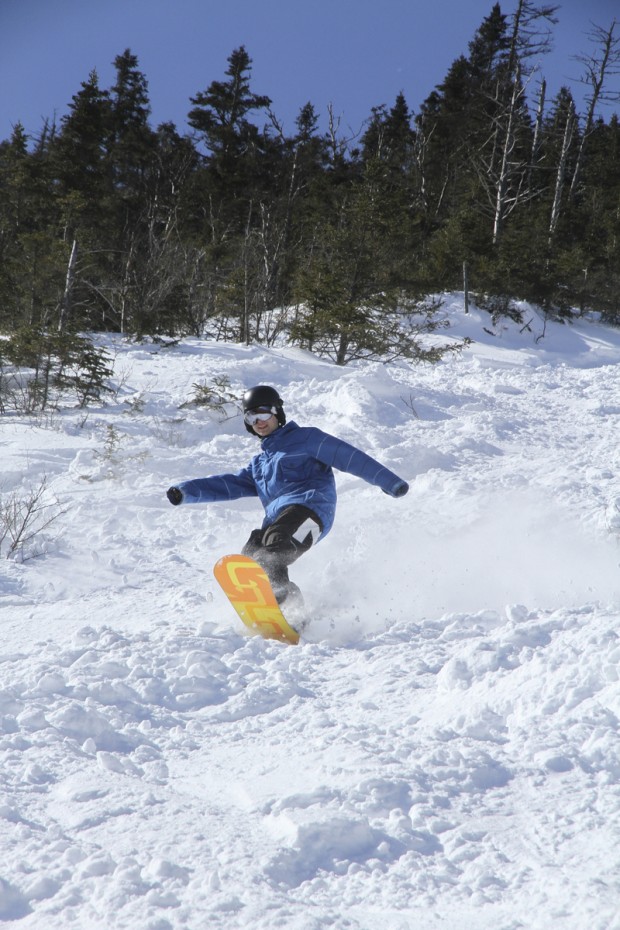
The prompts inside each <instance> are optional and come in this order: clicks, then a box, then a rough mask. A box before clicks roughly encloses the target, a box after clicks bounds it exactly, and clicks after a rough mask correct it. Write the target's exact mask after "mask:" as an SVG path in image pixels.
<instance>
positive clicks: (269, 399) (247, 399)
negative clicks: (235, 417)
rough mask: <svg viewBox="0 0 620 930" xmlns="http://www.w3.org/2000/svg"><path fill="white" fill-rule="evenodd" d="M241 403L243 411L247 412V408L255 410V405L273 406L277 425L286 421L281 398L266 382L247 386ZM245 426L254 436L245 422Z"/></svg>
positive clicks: (281, 424) (282, 424)
mask: <svg viewBox="0 0 620 930" xmlns="http://www.w3.org/2000/svg"><path fill="white" fill-rule="evenodd" d="M242 403H243V412H244V413H247V411H248V410H256V408H257V407H273V408H274V410H275V415H276V416H277V418H278V424H279V426H284V424H285V423H286V415H285V413H284V407H283V400H282V398H281V397H280V395H279V394H278V392H277V391H276V389H275V388H272V387H269V386H268V385H266V384H257V385H256V387H252V388H249V390H247V391H246V392H245V394H244V395H243V402H242ZM245 428H246V429H247V431H248V433H252V434H253V435H254V436H256V433H255V432H254V430H253V429H252V427H251V426H249V425H248V424H247V423H246V424H245Z"/></svg>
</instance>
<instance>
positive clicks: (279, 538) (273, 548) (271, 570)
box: [241, 504, 321, 604]
mask: <svg viewBox="0 0 620 930" xmlns="http://www.w3.org/2000/svg"><path fill="white" fill-rule="evenodd" d="M320 535H321V524H320V521H319V518H318V517H317V516H316V514H315V513H313V511H312V510H310V509H309V508H308V507H304V506H302V505H301V504H291V505H290V506H289V507H285V508H284V510H282V511H280V513H279V514H278V516H277V517H276V518H275V520H274V521H273V523H270V524H269V526H266V527H264V528H263V529H260V530H252V532H251V534H250V538H249V539H248V541H247V542H246V544H245V546H244V547H243V549H242V550H241V552H242V554H243V555H248V556H250V558H252V559H255V560H256V561H257V562H258V564H259V565H261V566H262V567H263V568H264V569H265V571H266V572H267V575H268V576H269V580H270V581H271V587H272V588H273V593H274V594H275V596H276V599H277V601H278V603H280V604H282V603H283V602H284V601H285V600H286V598H287V597H289V596H290V595H291V594H295V595H297V596H299V597H300V596H301V595H300V591H299V588H298V587H297V585H296V584H293V582H292V581H290V579H289V577H288V567H289V565H292V563H293V562H294V561H295V560H296V559H298V558H299V556H300V555H303V554H304V552H307V551H308V549H310V547H311V546H312V544H313V543H314V542H315V541H316V540H317V539H318V538H319V536H320Z"/></svg>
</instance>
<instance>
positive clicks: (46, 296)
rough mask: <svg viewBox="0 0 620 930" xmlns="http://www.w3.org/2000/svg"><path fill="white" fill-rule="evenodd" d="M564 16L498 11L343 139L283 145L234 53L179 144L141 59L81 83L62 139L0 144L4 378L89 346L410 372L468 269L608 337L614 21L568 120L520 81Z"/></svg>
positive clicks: (616, 212)
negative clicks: (238, 344)
mask: <svg viewBox="0 0 620 930" xmlns="http://www.w3.org/2000/svg"><path fill="white" fill-rule="evenodd" d="M557 10H558V7H554V6H539V5H536V4H534V3H533V2H530V0H516V8H515V10H514V12H512V13H510V14H505V13H503V12H502V10H501V7H500V5H499V4H498V3H496V4H495V5H493V6H492V8H491V10H490V13H489V15H488V16H487V17H485V18H484V19H483V21H482V23H481V25H480V27H479V28H478V30H477V31H476V33H475V34H474V36H473V38H472V40H471V41H470V42H469V44H468V48H467V52H466V53H464V54H462V55H461V56H459V57H458V58H457V59H456V60H455V61H454V62H453V64H452V65H451V66H450V68H449V70H448V72H447V74H446V76H445V78H444V80H443V81H442V82H441V84H439V85H438V86H437V87H436V88H435V89H434V90H433V92H432V93H431V94H430V95H429V96H428V97H427V99H426V100H424V101H423V102H422V104H421V105H420V106H419V109H418V110H417V112H414V111H413V110H412V109H410V106H409V104H408V102H407V100H406V99H405V96H404V94H403V93H400V94H399V95H398V96H397V98H396V100H395V101H394V103H393V104H392V105H391V106H388V105H381V106H377V107H375V108H373V109H372V111H371V113H370V115H369V118H368V120H367V122H366V123H365V125H364V128H363V130H362V132H361V133H360V134H359V135H358V136H356V137H355V138H351V137H350V136H347V134H346V133H344V132H343V131H342V128H341V123H340V121H339V120H338V119H337V118H336V116H335V115H334V113H333V112H329V113H328V120H327V129H323V130H321V129H320V128H319V116H318V114H317V112H316V110H315V108H314V106H313V104H312V103H310V102H308V103H307V104H305V106H303V107H302V108H301V110H300V112H299V114H298V116H297V119H296V122H295V129H294V132H293V133H292V134H291V133H286V132H285V131H284V128H283V126H282V124H281V123H280V121H279V120H278V117H277V115H276V114H275V113H274V112H273V110H272V107H271V100H270V98H269V97H268V96H266V95H263V94H260V93H257V92H255V90H254V88H253V87H252V84H251V72H252V59H251V58H250V55H249V53H248V51H247V50H246V48H245V47H243V46H241V47H240V48H237V49H235V50H233V51H232V53H231V55H230V57H229V58H228V62H227V65H228V67H227V69H226V71H225V74H224V76H223V77H222V78H221V79H219V80H213V81H212V82H211V83H210V84H209V86H208V87H207V88H206V90H204V91H200V92H198V93H196V95H195V97H192V98H191V101H190V103H191V107H190V109H189V112H188V124H189V126H190V127H191V130H192V131H191V133H189V134H181V133H179V131H178V130H177V128H176V126H175V125H174V124H173V123H163V124H161V125H159V126H158V127H156V128H154V127H153V126H152V125H151V122H150V103H149V96H148V84H147V79H146V77H145V75H144V74H143V73H142V72H141V71H140V69H139V63H138V60H137V58H136V56H135V55H134V54H132V52H131V50H129V49H127V50H125V51H124V52H123V53H122V54H120V55H119V56H118V57H117V58H116V59H115V61H114V67H115V74H116V77H115V81H114V84H113V86H112V87H110V88H108V89H105V88H102V87H101V86H100V83H99V79H98V75H97V73H96V72H95V71H93V72H91V74H90V75H89V76H88V78H87V80H85V81H84V82H83V83H82V84H81V87H80V89H79V90H78V92H77V93H76V94H75V95H74V97H73V98H72V101H71V103H70V105H69V108H68V113H67V115H66V116H64V117H63V118H62V119H61V120H60V124H59V125H56V124H55V123H53V122H51V123H50V122H49V121H48V122H46V123H45V124H44V125H43V126H42V128H41V131H40V133H39V134H38V135H37V137H36V138H35V139H34V140H33V139H30V138H28V137H27V135H26V133H25V131H24V128H23V126H22V125H20V124H18V125H16V126H15V128H14V130H13V133H12V135H11V137H10V138H9V139H7V140H5V141H3V142H1V143H0V333H4V334H5V335H8V336H10V337H11V338H10V340H9V343H10V345H11V347H12V348H10V349H9V348H7V345H8V344H5V348H4V350H2V349H0V374H1V359H2V351H4V353H5V355H7V354H9V355H10V352H13V356H11V357H12V358H13V360H15V359H16V358H19V357H20V356H19V353H20V351H21V350H20V348H19V347H20V346H23V345H26V346H27V347H29V351H31V352H32V351H34V349H33V346H36V340H37V339H39V340H43V342H45V340H47V342H45V345H46V346H49V340H50V339H51V334H53V339H54V340H55V341H54V346H56V345H57V343H58V337H59V334H61V335H62V334H65V333H66V334H70V342H71V346H72V351H73V352H75V350H76V341H75V340H76V335H75V334H77V333H83V332H88V331H102V330H103V331H116V332H123V333H127V334H134V335H137V336H144V335H147V334H148V335H161V336H164V335H166V336H173V337H178V336H182V335H188V334H192V335H196V336H202V335H206V336H208V337H210V338H214V339H237V340H242V341H246V342H249V341H252V340H263V341H265V342H267V343H272V342H273V341H274V340H275V339H277V338H281V337H284V338H287V339H288V340H290V341H291V342H292V343H294V344H297V345H301V346H303V347H306V348H308V349H310V350H311V351H315V352H318V353H320V354H323V355H325V356H327V357H330V358H332V359H334V360H335V361H336V362H337V363H339V364H345V363H346V362H348V361H349V360H351V359H354V358H362V357H378V356H381V357H384V358H385V357H396V356H399V355H408V356H411V357H419V356H420V354H424V353H423V350H422V349H421V348H420V345H421V344H420V340H419V336H420V333H426V332H428V331H429V330H430V331H432V329H433V328H434V327H435V326H436V325H438V324H437V322H436V317H435V309H436V308H435V306H434V304H433V302H432V300H429V297H428V295H430V294H434V293H438V292H441V291H445V290H452V289H460V288H461V287H462V274H463V267H464V265H466V267H467V269H468V277H469V281H470V282H471V286H472V287H473V289H474V290H475V291H476V293H477V294H479V295H480V300H486V301H487V305H488V306H489V307H490V308H492V309H494V311H496V312H501V311H506V310H509V308H510V306H511V301H513V300H514V299H517V298H519V299H526V300H531V301H534V302H536V303H538V304H540V305H542V306H543V307H544V308H545V309H546V310H547V311H548V312H549V313H555V314H561V313H563V312H565V311H567V310H568V309H569V308H573V309H574V308H578V309H579V310H581V311H586V310H590V309H593V310H596V311H599V312H600V313H601V314H602V316H603V318H604V319H605V320H607V321H609V322H612V323H620V308H619V306H618V299H617V294H618V292H619V289H620V247H619V242H620V126H619V123H618V117H617V115H616V114H615V113H614V114H613V115H612V116H611V117H610V118H609V119H607V120H606V119H605V118H604V116H603V115H601V112H602V110H603V106H602V105H603V104H605V103H608V104H609V103H611V104H615V103H618V101H619V99H620V94H618V93H617V92H616V93H612V92H611V91H610V90H609V85H610V82H612V81H613V78H614V77H615V76H617V75H618V73H619V65H620V39H619V37H618V35H617V23H616V22H615V21H614V22H612V23H611V25H610V26H593V27H592V32H591V33H590V35H589V36H588V43H589V45H588V51H587V52H586V53H584V55H583V56H580V62H581V67H582V69H583V71H582V79H583V82H584V84H585V88H586V92H585V95H584V100H585V107H586V109H585V112H582V113H580V112H579V111H578V108H577V105H576V102H575V99H574V97H573V95H572V93H571V91H570V90H569V89H568V88H567V87H562V88H561V89H560V91H559V93H558V94H557V95H556V96H555V98H553V99H551V100H548V99H547V92H546V82H545V80H544V78H543V77H542V76H541V75H540V73H539V72H538V71H537V70H535V69H534V66H533V62H534V61H539V60H540V55H541V53H543V52H544V51H545V49H546V48H547V47H548V46H549V43H550V41H551V39H552V34H553V26H554V25H555V23H556V22H557V16H556V13H557ZM616 86H617V85H616ZM33 333H34V335H33ZM61 342H62V340H61ZM77 345H78V347H79V345H80V343H79V342H78V343H77ZM84 349H85V351H88V347H87V346H85V347H84ZM24 351H26V350H24ZM45 351H47V350H45ZM59 351H61V350H60V349H58V348H57V347H56V348H54V350H53V353H52V354H53V355H54V357H57V355H58V352H59ZM429 351H430V350H427V352H429ZM54 353H55V354H54ZM432 355H433V353H432V351H430V356H431V357H432ZM22 357H23V356H22ZM100 363H101V359H98V362H97V364H99V365H100ZM65 370H66V366H65Z"/></svg>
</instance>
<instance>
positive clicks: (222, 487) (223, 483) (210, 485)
mask: <svg viewBox="0 0 620 930" xmlns="http://www.w3.org/2000/svg"><path fill="white" fill-rule="evenodd" d="M177 487H178V489H179V491H180V492H181V494H182V495H183V500H182V503H183V504H209V503H213V502H214V501H233V500H236V499H237V498H239V497H256V495H257V491H256V485H255V483H254V479H253V477H252V473H251V471H250V469H249V468H243V469H242V470H241V471H239V472H237V474H235V475H211V476H210V477H209V478H192V479H191V480H189V481H182V482H181V483H180V484H178V485H177Z"/></svg>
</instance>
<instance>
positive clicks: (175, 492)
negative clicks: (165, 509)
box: [166, 488, 183, 507]
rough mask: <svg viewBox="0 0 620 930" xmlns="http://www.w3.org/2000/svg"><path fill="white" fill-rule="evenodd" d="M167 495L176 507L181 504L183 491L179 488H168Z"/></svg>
mask: <svg viewBox="0 0 620 930" xmlns="http://www.w3.org/2000/svg"><path fill="white" fill-rule="evenodd" d="M166 497H167V498H168V500H169V501H170V503H171V504H174V505H175V507H176V505H177V504H180V503H181V501H182V500H183V492H182V491H180V490H179V488H168V490H167V491H166Z"/></svg>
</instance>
